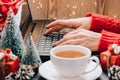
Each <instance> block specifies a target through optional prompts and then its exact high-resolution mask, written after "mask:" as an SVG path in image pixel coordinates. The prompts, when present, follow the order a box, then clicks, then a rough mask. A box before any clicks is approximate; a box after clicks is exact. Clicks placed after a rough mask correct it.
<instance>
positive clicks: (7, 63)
mask: <svg viewBox="0 0 120 80" xmlns="http://www.w3.org/2000/svg"><path fill="white" fill-rule="evenodd" d="M1 56H2V57H1ZM18 69H19V59H18V57H17V56H15V55H13V54H12V53H9V54H8V53H6V52H1V51H0V79H3V78H5V76H7V75H8V74H9V73H11V72H12V73H15V72H16V71H18Z"/></svg>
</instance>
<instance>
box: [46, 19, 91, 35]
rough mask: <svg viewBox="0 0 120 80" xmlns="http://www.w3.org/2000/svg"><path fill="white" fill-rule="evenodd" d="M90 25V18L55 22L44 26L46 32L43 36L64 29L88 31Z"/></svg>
mask: <svg viewBox="0 0 120 80" xmlns="http://www.w3.org/2000/svg"><path fill="white" fill-rule="evenodd" d="M90 24H91V17H83V18H75V19H66V20H56V21H53V22H51V23H50V24H48V25H47V26H46V28H47V29H48V30H47V31H46V32H45V33H44V35H48V34H50V33H52V32H53V31H60V30H62V29H63V28H64V27H67V28H74V29H77V28H84V29H88V30H89V29H90Z"/></svg>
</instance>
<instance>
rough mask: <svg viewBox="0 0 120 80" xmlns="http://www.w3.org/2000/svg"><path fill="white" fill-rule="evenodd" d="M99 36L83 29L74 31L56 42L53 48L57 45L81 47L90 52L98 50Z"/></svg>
mask: <svg viewBox="0 0 120 80" xmlns="http://www.w3.org/2000/svg"><path fill="white" fill-rule="evenodd" d="M100 37H101V34H100V33H96V32H92V31H89V30H85V29H76V30H74V31H72V32H69V33H68V34H66V35H65V36H64V37H63V38H62V39H61V40H59V41H57V42H56V43H55V44H54V46H59V45H70V44H71V45H82V46H85V47H87V48H89V49H91V50H92V51H97V50H98V44H99V41H100Z"/></svg>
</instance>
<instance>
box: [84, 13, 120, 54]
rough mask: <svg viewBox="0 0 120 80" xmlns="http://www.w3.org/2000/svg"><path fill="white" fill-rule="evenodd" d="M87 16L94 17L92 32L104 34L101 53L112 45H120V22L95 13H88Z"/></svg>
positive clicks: (99, 48) (100, 46)
mask: <svg viewBox="0 0 120 80" xmlns="http://www.w3.org/2000/svg"><path fill="white" fill-rule="evenodd" d="M86 16H87V17H88V16H91V17H92V22H91V26H90V30H92V31H95V32H101V33H102V36H101V39H100V42H99V46H98V51H99V52H101V51H105V50H106V49H107V47H108V46H109V45H110V44H113V43H117V44H119V45H120V20H118V19H115V18H111V17H108V16H105V15H100V14H95V13H88V14H87V15H86Z"/></svg>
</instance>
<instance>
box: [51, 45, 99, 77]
mask: <svg viewBox="0 0 120 80" xmlns="http://www.w3.org/2000/svg"><path fill="white" fill-rule="evenodd" d="M50 59H51V61H52V64H53V66H54V68H55V69H56V71H57V72H58V73H59V74H60V75H61V76H64V77H76V76H80V75H82V74H86V73H88V72H91V71H93V70H94V69H96V67H97V66H98V65H99V59H98V58H97V57H95V56H93V57H91V51H90V49H88V48H86V47H83V46H80V45H62V46H56V47H54V48H52V49H51V51H50ZM91 60H94V61H95V62H96V64H97V65H96V66H95V67H94V68H93V69H92V70H90V71H88V72H85V70H86V67H87V66H88V64H89V63H90V61H91Z"/></svg>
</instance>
